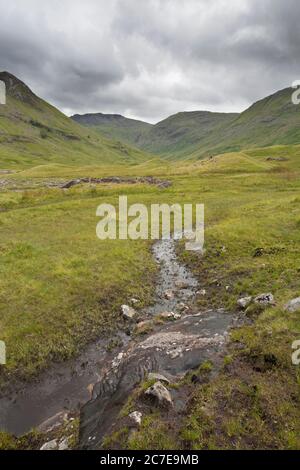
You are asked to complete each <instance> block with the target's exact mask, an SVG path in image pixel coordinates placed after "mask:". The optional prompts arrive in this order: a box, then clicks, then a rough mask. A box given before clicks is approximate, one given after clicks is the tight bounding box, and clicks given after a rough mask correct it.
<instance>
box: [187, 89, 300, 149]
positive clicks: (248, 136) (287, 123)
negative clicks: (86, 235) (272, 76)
mask: <svg viewBox="0 0 300 470" xmlns="http://www.w3.org/2000/svg"><path fill="white" fill-rule="evenodd" d="M293 91H294V90H293V89H292V88H285V89H284V90H281V91H278V92H277V93H274V94H273V95H271V96H268V97H267V98H264V99H262V100H260V101H258V102H256V103H254V104H253V105H252V106H250V108H248V109H247V110H246V111H244V112H243V113H241V114H240V115H239V116H238V117H237V118H236V119H234V120H233V121H232V122H231V123H230V124H229V125H226V126H224V127H223V128H222V129H220V130H219V131H220V132H219V133H218V135H217V134H214V133H213V134H211V135H207V136H206V138H205V139H204V140H203V142H202V145H201V146H200V147H199V148H198V149H197V151H196V152H195V153H194V154H193V156H194V157H197V156H199V157H201V156H202V155H203V154H205V153H207V152H211V153H213V154H217V153H224V152H231V151H238V150H241V149H246V148H255V147H268V146H273V145H292V144H298V143H300V108H299V106H295V105H294V104H293V103H292V101H291V96H292V93H293Z"/></svg>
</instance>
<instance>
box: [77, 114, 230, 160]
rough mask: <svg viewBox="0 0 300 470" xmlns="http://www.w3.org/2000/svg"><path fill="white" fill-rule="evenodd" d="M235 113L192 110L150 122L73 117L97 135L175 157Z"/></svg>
mask: <svg viewBox="0 0 300 470" xmlns="http://www.w3.org/2000/svg"><path fill="white" fill-rule="evenodd" d="M235 117H237V114H225V113H210V112H206V111H194V112H184V113H178V114H175V115H174V116H170V117H168V118H167V119H164V120H163V121H161V122H159V123H158V124H155V125H152V124H148V123H145V122H141V121H135V120H132V119H127V118H125V117H123V116H118V115H109V114H86V115H82V116H78V115H76V116H73V117H72V119H74V120H75V121H76V122H79V123H80V124H83V125H84V126H87V127H91V128H93V129H94V130H96V131H98V132H99V133H100V134H101V135H103V136H106V137H109V138H112V139H119V140H121V141H122V142H126V143H130V144H132V145H134V146H135V147H138V148H140V149H143V150H146V151H147V152H149V153H152V154H156V155H163V156H164V157H166V158H168V157H169V158H171V159H176V158H178V157H180V158H183V157H184V156H187V155H188V154H190V153H191V152H193V151H194V150H195V149H197V148H198V147H199V146H200V145H201V142H202V140H203V138H206V137H207V136H209V135H210V134H211V133H212V132H214V131H215V132H218V129H219V127H220V126H222V125H224V124H226V123H229V122H231V121H232V120H233V119H234V118H235Z"/></svg>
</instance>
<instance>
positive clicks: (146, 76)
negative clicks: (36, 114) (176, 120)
mask: <svg viewBox="0 0 300 470" xmlns="http://www.w3.org/2000/svg"><path fill="white" fill-rule="evenodd" d="M0 8H1V12H3V13H2V14H1V23H0V68H1V69H7V70H9V71H10V72H12V73H15V74H16V75H18V76H19V77H20V78H21V79H23V80H24V81H26V82H27V84H28V85H29V86H31V88H33V89H34V91H36V93H37V94H39V95H41V96H42V97H44V98H45V99H47V100H49V101H51V102H52V103H53V104H55V105H57V106H58V107H60V109H62V110H63V111H65V112H67V113H73V112H79V113H81V112H97V111H101V112H117V113H122V114H125V115H129V116H132V117H138V118H141V119H147V120H151V121H152V122H153V121H158V120H159V119H161V118H163V117H166V116H167V115H169V114H172V113H175V112H178V111H183V110H195V109H209V110H213V111H216V110H220V111H231V110H233V111H237V110H241V109H243V108H244V107H246V106H248V105H249V104H250V103H251V102H253V101H255V100H257V99H259V98H261V97H263V96H266V95H267V94H269V93H272V92H274V91H276V90H278V89H280V88H283V87H285V86H289V85H290V84H291V83H292V81H294V80H296V79H297V78H300V77H299V73H300V70H299V59H298V52H299V46H300V30H299V27H298V22H299V19H300V2H299V1H298V0H285V1H284V2H283V1H282V0H264V1H261V0H245V1H243V2H241V1H240V0H226V1H225V0H111V1H110V2H107V1H104V0H86V1H85V2H81V1H80V0H60V1H58V0H52V1H51V2H40V1H38V0H10V2H9V5H7V2H5V1H4V0H0Z"/></svg>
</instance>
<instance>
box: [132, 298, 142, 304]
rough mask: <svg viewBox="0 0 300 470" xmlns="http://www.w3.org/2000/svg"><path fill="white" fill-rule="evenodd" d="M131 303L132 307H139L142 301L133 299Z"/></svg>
mask: <svg viewBox="0 0 300 470" xmlns="http://www.w3.org/2000/svg"><path fill="white" fill-rule="evenodd" d="M130 303H131V304H132V305H137V304H139V303H140V301H139V300H138V299H135V298H132V299H130Z"/></svg>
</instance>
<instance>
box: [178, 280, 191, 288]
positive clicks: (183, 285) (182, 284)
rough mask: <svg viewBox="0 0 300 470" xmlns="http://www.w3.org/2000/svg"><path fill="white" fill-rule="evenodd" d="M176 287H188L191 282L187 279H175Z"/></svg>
mask: <svg viewBox="0 0 300 470" xmlns="http://www.w3.org/2000/svg"><path fill="white" fill-rule="evenodd" d="M175 287H177V288H178V289H188V288H189V284H188V283H187V282H186V281H175Z"/></svg>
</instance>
